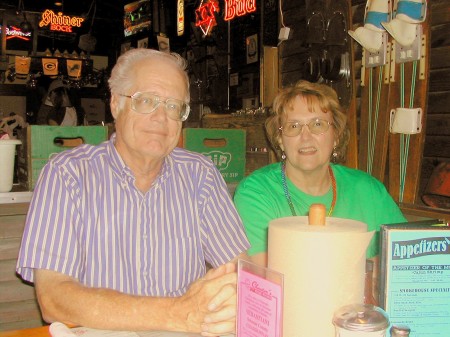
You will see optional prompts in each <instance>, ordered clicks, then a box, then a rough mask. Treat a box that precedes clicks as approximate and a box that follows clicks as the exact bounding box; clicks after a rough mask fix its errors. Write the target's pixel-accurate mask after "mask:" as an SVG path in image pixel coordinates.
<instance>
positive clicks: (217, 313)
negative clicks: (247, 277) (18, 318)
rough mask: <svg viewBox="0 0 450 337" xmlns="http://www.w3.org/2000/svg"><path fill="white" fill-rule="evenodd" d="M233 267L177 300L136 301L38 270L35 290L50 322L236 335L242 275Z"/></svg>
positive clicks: (210, 276)
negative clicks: (237, 281) (233, 333)
mask: <svg viewBox="0 0 450 337" xmlns="http://www.w3.org/2000/svg"><path fill="white" fill-rule="evenodd" d="M234 271H235V268H234V265H233V264H231V263H230V264H226V265H223V266H221V267H219V268H216V269H213V270H211V271H210V272H208V273H207V274H206V275H205V277H204V278H202V279H200V280H197V281H196V282H194V283H193V284H192V285H191V287H190V288H189V290H188V291H187V292H186V294H185V295H183V296H181V297H176V298H169V297H166V298H165V297H146V296H133V295H127V294H123V293H120V292H118V291H115V290H110V289H99V288H89V287H85V286H83V285H81V284H80V283H79V282H78V281H77V280H75V279H73V278H71V277H69V276H67V275H64V274H61V273H58V272H55V271H50V270H41V269H36V270H35V271H34V273H35V286H36V293H37V297H38V301H39V304H40V307H41V311H42V316H43V318H44V319H45V320H46V321H48V322H54V321H59V322H63V323H66V324H70V325H76V326H78V325H81V326H88V327H92V328H98V329H111V330H135V331H137V330H167V331H185V332H195V333H200V332H201V331H202V330H203V331H204V332H203V333H202V334H203V335H204V336H217V335H219V334H228V333H231V332H234V329H235V316H236V290H235V289H236V273H234Z"/></svg>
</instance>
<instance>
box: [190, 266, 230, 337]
mask: <svg viewBox="0 0 450 337" xmlns="http://www.w3.org/2000/svg"><path fill="white" fill-rule="evenodd" d="M235 270H236V267H235V264H234V263H227V264H224V265H222V266H220V267H218V268H216V269H211V270H210V271H209V272H208V273H207V274H206V275H205V277H204V278H202V279H200V280H198V281H196V282H194V283H193V284H192V285H191V287H190V288H189V290H188V291H187V292H186V294H185V295H184V296H183V297H182V298H183V302H184V307H185V308H186V309H188V311H187V312H188V314H187V324H188V327H187V329H188V330H189V331H193V332H201V334H202V336H207V337H213V336H219V335H226V334H230V333H234V332H235V327H236V326H235V324H236V282H237V274H236V272H235Z"/></svg>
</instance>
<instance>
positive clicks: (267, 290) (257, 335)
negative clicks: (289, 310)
mask: <svg viewBox="0 0 450 337" xmlns="http://www.w3.org/2000/svg"><path fill="white" fill-rule="evenodd" d="M237 285H238V288H237V294H238V299H237V303H238V314H237V329H236V330H237V336H238V337H281V336H282V327H283V322H282V309H283V275H282V274H280V273H278V272H276V271H273V270H270V269H268V268H264V267H260V266H257V265H255V264H253V263H250V262H247V261H243V260H239V262H238V283H237Z"/></svg>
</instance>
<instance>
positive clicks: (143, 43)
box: [137, 37, 148, 48]
mask: <svg viewBox="0 0 450 337" xmlns="http://www.w3.org/2000/svg"><path fill="white" fill-rule="evenodd" d="M137 47H138V48H148V37H146V38H144V39H140V40H138V42H137Z"/></svg>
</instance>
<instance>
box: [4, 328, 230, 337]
mask: <svg viewBox="0 0 450 337" xmlns="http://www.w3.org/2000/svg"><path fill="white" fill-rule="evenodd" d="M75 330H83V332H81V331H78V333H77V336H78V337H79V336H83V337H113V336H116V337H201V335H199V334H192V333H191V334H190V333H183V332H169V331H139V332H127V331H104V330H93V329H86V328H75ZM80 332H81V333H80ZM233 336H234V335H228V336H222V337H233ZM0 337H52V336H51V334H50V332H49V327H48V326H41V327H38V328H31V329H23V330H12V331H3V332H0Z"/></svg>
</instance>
